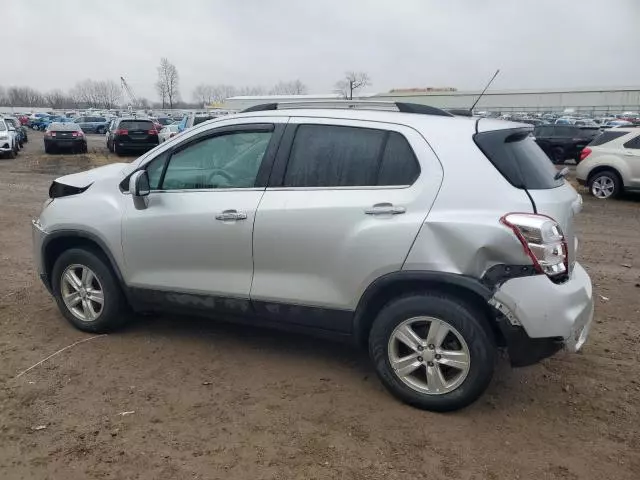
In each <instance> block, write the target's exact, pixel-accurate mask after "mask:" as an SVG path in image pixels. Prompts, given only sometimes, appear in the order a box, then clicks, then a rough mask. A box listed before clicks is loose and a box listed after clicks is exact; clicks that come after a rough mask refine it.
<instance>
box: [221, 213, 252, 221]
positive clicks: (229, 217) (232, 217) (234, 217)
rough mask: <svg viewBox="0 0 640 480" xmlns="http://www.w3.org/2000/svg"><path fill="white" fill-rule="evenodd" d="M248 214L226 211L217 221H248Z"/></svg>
mask: <svg viewBox="0 0 640 480" xmlns="http://www.w3.org/2000/svg"><path fill="white" fill-rule="evenodd" d="M246 219H247V214H246V213H244V212H238V211H237V210H225V211H224V212H222V213H218V214H217V215H216V220H222V221H224V220H246Z"/></svg>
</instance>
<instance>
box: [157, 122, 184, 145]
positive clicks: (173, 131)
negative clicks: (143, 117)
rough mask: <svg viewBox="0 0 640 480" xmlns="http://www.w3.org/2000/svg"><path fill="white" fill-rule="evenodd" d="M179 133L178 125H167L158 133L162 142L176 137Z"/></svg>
mask: <svg viewBox="0 0 640 480" xmlns="http://www.w3.org/2000/svg"><path fill="white" fill-rule="evenodd" d="M178 133H179V130H178V125H167V126H166V127H164V128H163V129H162V130H160V133H158V139H159V140H160V143H163V142H166V141H167V140H169V139H170V138H172V137H175V136H176V135H178Z"/></svg>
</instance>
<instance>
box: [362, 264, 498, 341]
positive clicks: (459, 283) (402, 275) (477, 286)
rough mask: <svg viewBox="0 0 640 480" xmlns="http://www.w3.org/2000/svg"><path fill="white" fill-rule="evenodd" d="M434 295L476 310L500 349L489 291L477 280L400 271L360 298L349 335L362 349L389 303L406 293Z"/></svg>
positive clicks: (450, 275)
mask: <svg viewBox="0 0 640 480" xmlns="http://www.w3.org/2000/svg"><path fill="white" fill-rule="evenodd" d="M421 292H438V293H443V294H447V295H451V296H454V297H456V298H458V299H460V300H461V301H462V302H464V303H466V304H468V305H472V306H474V307H476V308H479V309H480V310H481V311H482V312H483V313H485V317H486V318H487V320H488V321H487V322H485V323H488V324H487V325H485V326H486V327H488V328H489V329H490V330H491V332H492V333H493V336H494V338H495V340H496V342H497V343H498V345H504V344H505V341H504V337H503V335H502V332H501V331H500V328H499V327H498V324H497V322H496V321H495V313H494V311H493V310H492V307H491V306H490V305H489V304H488V303H487V302H488V300H489V299H490V298H491V297H492V295H493V293H492V292H491V290H490V289H489V288H488V287H487V286H485V285H484V284H482V283H481V282H480V281H479V280H477V279H475V278H472V277H469V276H466V275H460V274H456V273H448V272H426V271H400V272H393V273H390V274H387V275H384V276H382V277H379V278H378V279H376V280H375V281H374V282H373V283H371V285H369V287H367V289H366V290H365V292H364V294H363V295H362V297H361V298H360V301H359V302H358V306H357V307H356V311H355V314H354V320H353V335H354V338H355V340H356V342H357V344H358V345H360V346H363V347H364V346H366V345H367V342H368V339H369V332H370V331H371V327H372V325H373V322H374V320H375V318H376V316H377V314H378V313H379V312H380V310H382V308H384V306H385V305H387V304H388V303H389V302H390V301H391V300H393V299H395V298H398V297H401V296H403V295H407V294H408V293H421Z"/></svg>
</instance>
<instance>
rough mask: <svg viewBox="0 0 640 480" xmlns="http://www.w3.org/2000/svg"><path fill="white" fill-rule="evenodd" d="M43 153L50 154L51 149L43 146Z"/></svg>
mask: <svg viewBox="0 0 640 480" xmlns="http://www.w3.org/2000/svg"><path fill="white" fill-rule="evenodd" d="M44 153H48V154H52V153H53V150H52V149H51V147H49V146H47V145H45V146H44Z"/></svg>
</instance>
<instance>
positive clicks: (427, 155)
mask: <svg viewBox="0 0 640 480" xmlns="http://www.w3.org/2000/svg"><path fill="white" fill-rule="evenodd" d="M354 104H356V102H344V103H339V104H338V103H336V102H331V103H328V104H327V107H326V108H318V106H315V108H306V109H287V108H288V107H289V106H282V108H276V109H274V108H273V107H274V105H273V104H272V105H266V106H263V107H260V106H258V107H257V108H256V107H253V108H252V110H253V111H251V112H250V113H243V114H239V115H237V116H234V118H232V119H225V120H218V121H211V122H207V123H205V124H202V125H199V126H197V127H195V128H193V129H191V130H188V131H187V132H185V133H182V134H181V135H180V136H179V137H177V138H176V139H174V140H173V141H171V142H169V144H168V145H166V146H165V145H161V146H160V147H159V148H157V149H155V150H153V151H152V152H149V153H148V154H146V155H144V156H142V157H140V158H139V159H137V160H135V161H134V162H132V163H130V164H128V165H127V164H112V165H107V166H104V167H100V168H96V169H93V170H89V171H87V172H84V173H75V174H73V175H69V176H66V177H62V178H58V179H56V180H55V181H54V183H53V184H52V186H51V188H50V190H49V191H50V195H51V197H52V198H55V199H56V200H54V201H53V202H48V203H46V204H45V207H44V209H43V211H42V213H41V214H40V216H39V218H38V219H36V220H34V222H33V239H34V243H35V245H34V252H35V260H36V266H37V271H38V273H39V276H40V278H41V279H42V280H43V281H44V283H45V285H46V288H47V289H48V291H49V292H51V293H52V295H53V296H54V298H55V301H56V303H57V305H58V308H59V309H60V312H61V314H62V315H64V317H65V318H67V320H68V321H69V322H70V323H71V324H72V325H74V326H75V327H76V328H78V329H80V330H84V331H89V332H104V331H109V330H113V329H115V328H117V327H119V326H120V325H122V324H123V323H124V322H125V321H126V319H127V317H126V312H127V311H128V308H129V307H133V308H134V309H135V310H137V311H142V312H145V311H164V310H175V311H178V312H187V311H190V312H192V313H196V312H197V313H199V314H201V315H213V316H216V315H224V316H225V317H234V316H236V315H237V316H240V317H242V318H243V320H244V321H245V322H247V321H248V322H254V323H255V324H258V325H269V324H271V325H279V326H280V327H281V328H291V329H303V328H305V327H306V328H307V329H309V330H310V331H314V332H316V333H319V332H322V333H324V334H325V335H331V334H333V335H336V336H339V337H340V338H345V339H346V338H349V339H351V340H352V341H353V345H354V347H355V346H356V345H359V346H360V347H364V348H366V349H367V351H368V352H369V355H370V358H371V363H372V364H373V367H374V368H375V370H376V372H377V374H378V376H379V378H380V381H381V382H382V383H383V384H384V385H385V387H386V388H387V389H388V390H389V391H390V392H391V393H392V394H393V395H395V396H396V397H397V398H399V399H401V400H402V401H404V402H406V403H408V404H410V405H413V406H416V407H418V408H423V409H428V410H436V411H447V410H455V409H459V408H462V407H464V406H466V405H469V404H470V403H472V402H473V401H475V400H476V399H477V398H478V397H479V396H480V395H482V393H483V392H484V391H485V389H486V388H487V386H488V385H489V383H490V381H491V378H492V375H493V372H494V367H495V365H496V363H497V362H496V359H497V349H498V347H500V346H502V347H504V348H506V349H507V350H508V352H509V356H510V359H511V362H512V364H513V365H515V366H524V365H529V364H532V363H535V362H537V361H539V360H541V359H542V358H544V357H548V356H550V355H552V354H554V353H555V352H557V351H558V350H560V349H562V348H563V347H564V348H566V349H567V350H568V351H570V352H576V351H578V350H580V348H581V347H582V345H583V344H584V343H585V341H586V339H587V336H588V333H589V327H590V324H591V321H592V318H593V291H592V286H591V280H590V278H589V275H588V274H587V272H586V271H585V269H584V268H583V267H582V266H581V265H580V263H578V262H577V261H576V256H577V255H576V248H577V242H576V241H575V237H574V216H575V214H576V213H577V212H578V211H579V210H580V207H581V200H580V196H579V195H578V194H577V193H576V191H575V190H574V189H573V187H572V186H571V185H570V184H569V183H568V182H566V181H565V180H564V178H563V177H562V176H561V175H558V171H557V169H556V168H555V167H554V166H553V165H552V164H551V162H549V161H548V160H547V159H546V157H545V156H544V153H543V152H542V151H541V150H540V148H539V147H538V146H537V145H536V144H535V142H534V140H533V139H532V138H531V136H530V133H531V130H532V128H531V127H530V126H523V125H521V124H515V123H507V122H502V121H496V120H488V119H482V118H481V119H478V118H470V117H458V118H453V117H452V116H451V115H449V114H448V113H446V112H445V111H443V110H439V109H435V108H432V107H426V106H424V105H413V104H405V103H401V104H393V103H389V104H388V105H384V106H383V108H380V107H379V105H380V103H379V102H376V103H374V104H367V103H366V102H358V103H357V104H356V105H359V106H358V108H355V109H354V108H349V107H350V106H352V105H354ZM278 107H280V105H278ZM260 108H262V110H261V109H260ZM289 108H290V107H289ZM392 108H395V109H396V111H392V110H391V109H392ZM400 112H404V113H400ZM124 122H138V123H142V121H141V120H138V119H133V120H129V119H127V120H122V121H121V122H120V125H119V126H118V128H124V127H125V125H123V124H122V123H124ZM149 123H150V122H149ZM127 127H128V128H130V129H131V128H132V127H133V126H132V125H129V126H127ZM116 145H118V144H117V143H116ZM461 159H464V161H463V162H462V164H463V165H464V168H462V169H461V168H460V166H461ZM125 193H126V194H125ZM60 197H63V200H58V199H59V198H60ZM88 212H89V213H88ZM510 212H520V213H510ZM283 232H286V234H283ZM558 363H561V362H558ZM236 367H237V365H235V364H234V362H233V359H231V360H230V361H229V363H228V365H226V366H224V367H223V368H236Z"/></svg>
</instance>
